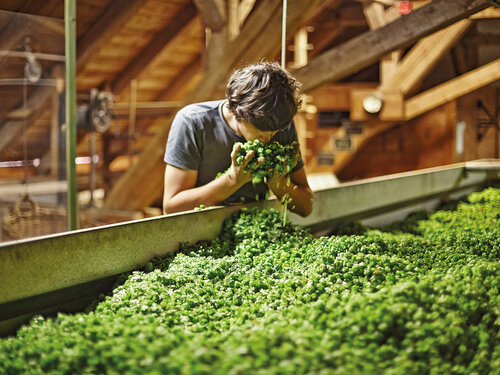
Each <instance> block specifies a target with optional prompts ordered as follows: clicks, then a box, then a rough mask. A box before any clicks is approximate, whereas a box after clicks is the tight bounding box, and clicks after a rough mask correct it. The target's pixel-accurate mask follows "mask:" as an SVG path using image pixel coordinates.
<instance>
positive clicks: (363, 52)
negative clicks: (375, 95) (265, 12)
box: [294, 0, 489, 92]
mask: <svg viewBox="0 0 500 375" xmlns="http://www.w3.org/2000/svg"><path fill="white" fill-rule="evenodd" d="M488 6H489V3H488V2H487V0H469V1H456V2H450V1H449V0H434V1H432V2H431V3H429V4H427V5H425V6H423V7H421V8H419V9H417V10H415V11H414V12H412V13H410V14H408V15H406V16H405V17H401V18H399V19H397V20H395V21H394V22H391V23H389V24H387V25H386V26H384V27H382V28H380V29H378V30H375V31H370V32H368V33H365V34H362V35H360V36H359V37H356V38H353V39H351V40H349V41H347V42H346V43H344V44H342V45H340V46H338V47H336V48H333V49H331V50H329V51H327V52H325V53H323V54H321V55H320V56H318V57H316V58H314V59H312V60H311V61H310V62H309V64H308V65H307V66H305V67H303V68H300V69H298V70H297V71H295V73H294V74H295V76H296V77H297V79H298V80H299V81H301V82H302V84H303V90H304V91H305V92H307V91H310V90H312V89H314V88H316V87H318V86H320V85H322V84H325V83H329V82H334V81H337V80H340V79H342V78H344V77H346V76H348V75H350V74H352V73H354V72H356V71H358V70H360V69H363V68H365V67H367V66H369V65H371V64H372V63H374V62H376V61H377V60H378V59H380V58H381V57H382V56H384V55H387V54H388V53H390V52H392V51H395V50H397V49H400V48H402V47H405V46H407V45H409V44H411V43H413V42H415V41H417V40H418V39H420V38H423V37H425V36H427V35H429V34H432V33H433V32H435V31H437V30H439V29H441V28H443V27H446V26H448V25H450V24H452V23H454V22H457V21H459V20H460V19H463V18H467V17H469V16H470V15H471V14H473V13H476V12H479V11H481V10H483V9H485V8H487V7H488ZM401 30H404V31H405V32H404V33H403V32H401Z"/></svg>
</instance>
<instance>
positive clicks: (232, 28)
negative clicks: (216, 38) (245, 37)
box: [227, 0, 240, 41]
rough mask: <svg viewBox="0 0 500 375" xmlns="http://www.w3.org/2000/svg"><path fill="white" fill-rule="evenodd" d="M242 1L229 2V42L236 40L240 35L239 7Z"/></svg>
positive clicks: (232, 0) (228, 0)
mask: <svg viewBox="0 0 500 375" xmlns="http://www.w3.org/2000/svg"><path fill="white" fill-rule="evenodd" d="M239 3H240V0H227V36H228V39H229V41H233V40H235V39H236V38H237V37H238V35H240V23H239V22H238V21H239V19H238V5H239Z"/></svg>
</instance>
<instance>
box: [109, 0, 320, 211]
mask: <svg viewBox="0 0 500 375" xmlns="http://www.w3.org/2000/svg"><path fill="white" fill-rule="evenodd" d="M316 2H317V0H308V1H294V2H291V3H289V5H288V14H289V15H290V17H288V19H287V29H288V30H289V32H290V33H293V32H294V31H295V30H296V29H297V28H298V27H299V25H300V22H301V21H302V19H303V17H305V16H306V15H307V14H308V12H309V11H310V10H311V9H313V8H314V6H315V5H316ZM281 4H282V2H281V0H268V1H265V2H262V3H261V4H260V5H259V6H258V7H257V8H256V9H254V12H252V13H251V14H250V16H249V18H248V20H247V22H246V23H245V24H244V26H243V29H242V30H241V34H240V35H239V36H238V38H236V39H235V40H234V41H233V42H231V43H230V44H229V46H228V49H227V54H226V55H225V59H224V60H223V61H221V62H220V64H219V65H218V66H213V67H212V69H210V70H209V71H208V72H207V74H206V75H205V79H204V80H202V81H201V82H200V84H199V85H198V86H197V87H196V88H195V89H194V90H193V91H192V93H191V94H190V95H189V97H188V98H187V99H186V103H190V102H194V101H200V100H206V99H208V98H210V95H212V93H213V92H214V91H215V90H216V89H217V87H218V85H220V84H221V83H222V82H224V81H225V80H226V78H227V75H228V74H230V72H231V70H232V69H233V68H234V67H235V66H236V65H237V64H240V63H241V62H242V61H244V62H245V63H248V62H251V61H256V60H258V59H260V58H262V57H265V56H272V54H270V53H271V52H275V51H277V50H279V45H280V38H281V34H280V33H279V32H275V33H274V34H270V30H271V29H270V28H269V26H270V24H272V22H269V21H270V20H272V19H274V18H273V17H276V16H277V15H276V14H275V13H278V17H279V19H281V12H280V6H281ZM275 27H281V26H280V22H279V21H278V26H276V25H275ZM263 41H267V42H265V43H264V42H263ZM257 46H258V47H257ZM249 51H252V52H251V53H253V55H250V54H249ZM169 130H170V122H169V123H165V126H163V127H162V128H161V129H160V130H159V132H158V133H157V134H156V135H155V136H154V137H153V138H152V139H151V141H150V142H149V143H148V144H147V145H146V146H145V148H144V149H143V151H142V153H141V154H140V155H139V158H138V160H137V162H136V163H135V164H134V166H133V167H132V168H130V169H129V170H128V171H127V172H126V173H125V175H124V176H122V177H121V178H120V180H119V181H118V182H117V183H116V184H115V185H114V186H113V188H112V190H111V191H110V194H109V196H108V198H107V199H106V202H105V206H106V207H108V208H115V209H124V208H127V209H142V208H143V207H145V206H147V205H149V204H151V202H153V201H154V200H155V199H156V197H157V196H158V195H159V194H160V193H161V188H162V186H163V172H164V169H165V164H164V162H163V154H164V150H165V142H166V139H167V137H168V132H169Z"/></svg>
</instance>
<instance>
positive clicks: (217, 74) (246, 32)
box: [186, 0, 282, 102]
mask: <svg viewBox="0 0 500 375" xmlns="http://www.w3.org/2000/svg"><path fill="white" fill-rule="evenodd" d="M281 3H282V2H281V0H268V1H265V2H263V3H261V4H260V5H259V6H258V7H257V8H256V9H255V11H254V12H253V13H252V14H251V15H250V18H249V19H248V21H247V23H246V24H245V25H244V27H243V29H242V30H241V33H240V35H239V36H238V38H236V39H235V40H233V41H232V42H231V43H229V44H228V46H227V48H226V51H225V52H226V53H225V54H224V59H221V60H220V62H219V64H214V65H210V66H209V71H207V74H206V75H205V79H204V80H203V82H202V83H201V84H200V85H199V87H197V89H196V90H193V92H192V93H191V95H189V97H188V98H187V99H186V102H196V101H200V100H206V99H208V98H210V96H211V95H212V93H213V91H214V90H215V88H216V87H217V85H219V84H220V83H221V82H223V81H224V79H225V78H226V77H227V76H228V75H229V74H231V71H232V70H233V69H234V67H235V65H236V64H237V63H238V62H239V61H240V60H241V59H240V57H241V55H242V54H243V53H244V51H245V49H246V48H249V46H250V44H252V42H253V41H254V40H256V39H257V38H258V37H259V35H262V30H263V29H264V28H265V25H266V23H267V22H268V21H269V19H270V18H271V17H272V14H273V13H276V12H278V11H279V7H280V6H281Z"/></svg>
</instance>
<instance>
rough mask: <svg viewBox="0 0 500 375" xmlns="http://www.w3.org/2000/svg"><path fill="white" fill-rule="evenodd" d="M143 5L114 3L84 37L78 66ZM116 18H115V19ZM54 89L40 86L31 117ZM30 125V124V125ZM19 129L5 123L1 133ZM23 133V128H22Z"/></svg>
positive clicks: (135, 1)
mask: <svg viewBox="0 0 500 375" xmlns="http://www.w3.org/2000/svg"><path fill="white" fill-rule="evenodd" d="M142 4H143V3H142V2H141V1H139V0H124V1H120V2H113V4H112V5H111V6H110V7H109V8H108V9H107V11H106V12H105V13H104V14H103V15H102V16H101V17H100V18H99V19H98V20H97V22H96V23H95V24H94V25H93V26H92V27H91V28H90V29H89V31H88V32H87V33H85V35H84V36H82V37H81V38H80V39H79V40H78V42H77V45H78V47H77V48H78V53H77V66H78V67H80V68H81V67H82V66H83V65H84V64H85V62H86V61H87V60H88V58H89V57H90V55H91V54H92V52H94V51H95V49H96V48H97V47H98V46H99V45H100V43H102V39H103V38H106V37H107V36H109V35H110V34H111V32H112V31H113V30H115V29H116V28H117V27H120V26H121V25H123V24H124V23H125V22H126V21H127V20H128V19H129V18H130V17H132V16H133V15H134V14H135V13H136V12H137V10H138V7H140V6H141V5H142ZM113 17H114V18H113ZM53 90H54V89H53V88H52V87H48V86H40V87H39V88H38V89H37V90H36V91H35V92H34V93H33V94H31V95H30V96H29V98H28V103H31V102H36V103H37V105H36V106H31V105H30V104H28V108H30V109H31V110H30V112H29V115H30V116H31V115H33V116H36V114H37V112H38V111H40V110H43V108H44V107H45V106H46V105H48V104H49V101H50V99H51V95H52V92H53ZM29 124H30V123H28V125H29ZM13 129H17V130H18V131H19V127H18V126H16V124H15V123H12V122H7V123H4V124H3V126H2V127H1V129H0V131H1V132H2V133H6V134H9V133H10V132H12V133H14V134H18V131H17V132H16V131H13ZM21 131H22V128H21ZM14 139H15V138H14V137H12V136H9V137H6V138H5V139H4V141H3V142H2V143H1V144H0V152H1V151H2V150H3V149H4V148H5V147H7V146H8V145H9V144H10V142H12V141H13V140H14Z"/></svg>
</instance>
